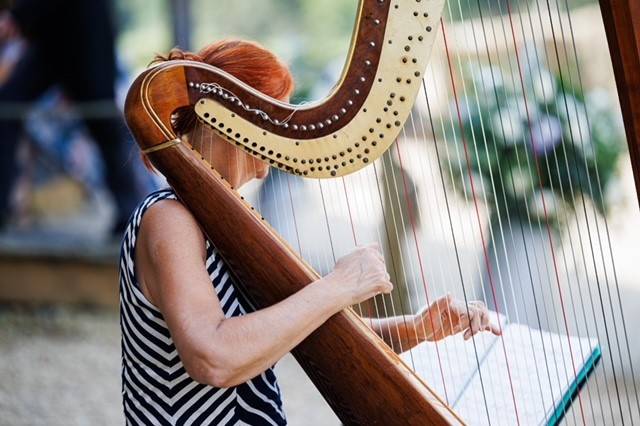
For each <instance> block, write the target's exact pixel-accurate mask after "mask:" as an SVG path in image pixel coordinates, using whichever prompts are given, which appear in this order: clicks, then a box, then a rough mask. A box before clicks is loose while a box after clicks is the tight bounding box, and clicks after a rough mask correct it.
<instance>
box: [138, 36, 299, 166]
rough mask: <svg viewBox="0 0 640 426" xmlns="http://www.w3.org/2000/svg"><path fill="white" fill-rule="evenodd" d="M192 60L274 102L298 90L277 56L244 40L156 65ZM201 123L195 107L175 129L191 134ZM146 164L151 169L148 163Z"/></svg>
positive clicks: (174, 53)
mask: <svg viewBox="0 0 640 426" xmlns="http://www.w3.org/2000/svg"><path fill="white" fill-rule="evenodd" d="M181 59H188V60H191V61H197V62H202V63H205V64H209V65H212V66H214V67H217V68H220V69H221V70H223V71H225V72H227V73H229V74H231V75H232V76H234V77H236V78H237V79H238V80H241V81H243V82H244V83H246V84H248V85H249V86H251V87H253V88H254V89H256V90H258V91H260V92H262V93H264V94H265V95H267V96H270V97H272V98H275V99H278V100H281V101H287V100H288V99H289V97H290V96H291V94H292V93H293V89H294V82H293V76H292V75H291V72H290V71H289V68H288V67H287V66H286V65H285V64H284V63H283V62H282V61H281V60H280V59H278V57H277V56H276V55H274V54H273V53H271V52H270V51H268V50H267V49H265V48H264V47H262V46H261V45H259V44H258V43H255V42H251V41H244V40H221V41H218V42H215V43H212V44H210V45H208V46H206V47H204V48H203V49H202V50H200V51H199V52H197V53H193V52H188V51H183V50H180V49H177V48H176V49H173V50H171V51H170V52H169V54H168V55H166V56H163V55H157V56H156V58H155V59H154V61H153V62H154V63H157V62H165V61H173V60H181ZM196 123H197V117H196V114H195V112H194V110H193V107H192V106H185V107H182V108H179V109H178V110H177V111H176V114H175V116H174V120H173V127H174V130H175V132H176V133H177V134H178V135H184V134H186V133H189V132H191V131H192V130H193V129H194V128H195V125H196ZM144 160H145V164H147V166H150V164H149V162H148V159H146V158H144Z"/></svg>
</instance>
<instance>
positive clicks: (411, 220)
mask: <svg viewBox="0 0 640 426" xmlns="http://www.w3.org/2000/svg"><path fill="white" fill-rule="evenodd" d="M402 139H404V140H406V132H405V131H404V129H403V130H402V138H398V140H396V142H395V144H394V145H395V149H396V153H397V156H398V162H399V166H400V174H401V177H402V190H403V195H404V201H405V205H406V209H407V212H408V216H409V223H410V225H411V235H412V236H413V240H414V243H415V250H416V254H417V258H418V259H417V261H418V267H419V271H420V280H421V282H422V289H423V290H424V300H425V301H426V305H427V306H431V298H430V297H429V291H428V288H427V287H428V284H427V280H426V278H425V273H424V267H423V264H422V256H421V254H420V243H419V242H418V237H417V233H416V225H415V218H414V217H413V207H414V206H413V205H412V203H411V201H410V199H409V196H408V188H407V177H406V170H405V169H404V164H403V162H402V154H401V153H400V141H401V140H402ZM387 157H388V158H389V160H390V161H391V156H390V155H388V156H387ZM392 176H393V177H394V179H395V173H393V174H392ZM394 183H395V182H394ZM413 190H414V193H417V188H415V186H414V189H413ZM399 211H400V214H402V209H399ZM402 223H403V225H404V220H403V221H402ZM402 235H407V231H406V229H403V234H402ZM412 269H413V268H412ZM411 281H412V282H413V284H414V291H415V293H416V294H418V293H419V290H418V288H417V285H416V283H415V280H411ZM411 299H412V297H409V298H408V301H409V309H410V311H411V312H413V313H416V311H417V310H416V309H414V308H413V306H411ZM436 308H437V309H438V316H441V314H442V313H441V312H440V309H439V305H437V306H436ZM448 308H449V307H448V306H447V309H448ZM467 314H468V312H467ZM429 320H430V323H431V330H432V331H433V332H435V331H436V329H435V325H434V322H433V316H431V315H429ZM422 327H423V331H425V335H426V334H427V333H426V330H425V329H424V327H425V324H424V322H422ZM434 347H435V350H436V356H437V358H438V366H439V368H440V374H441V375H442V377H443V387H444V392H445V399H446V400H447V401H448V400H449V397H448V395H447V390H446V389H447V388H446V384H445V380H444V370H443V366H442V359H441V356H440V347H439V345H438V342H437V341H435V342H434Z"/></svg>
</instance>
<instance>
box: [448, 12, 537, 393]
mask: <svg viewBox="0 0 640 426" xmlns="http://www.w3.org/2000/svg"><path fill="white" fill-rule="evenodd" d="M460 6H461V5H460V2H458V11H459V12H460V16H461V23H462V25H463V26H465V28H466V25H467V24H466V23H465V20H464V14H463V13H462V10H461V7H460ZM464 35H465V40H464V42H465V45H469V39H468V31H464ZM453 38H454V43H456V42H457V41H456V40H455V39H456V38H457V37H455V34H454V36H453ZM474 46H475V47H476V54H477V38H476V35H475V32H474ZM466 56H467V57H466V61H467V63H472V60H471V53H469V50H468V49H467V55H466ZM457 59H458V61H457V62H458V70H459V71H462V65H461V55H457ZM471 85H472V96H469V93H468V92H467V84H466V82H465V79H461V87H462V90H463V93H464V97H463V99H464V103H463V105H462V106H464V107H466V110H467V113H469V112H470V108H471V107H470V105H469V102H470V100H473V99H475V100H476V103H477V106H478V107H479V101H478V92H477V86H476V84H475V81H474V80H473V79H472V80H471ZM469 116H470V115H469ZM478 121H479V122H480V123H479V124H480V133H481V134H480V135H478V136H477V137H480V138H481V140H485V141H486V140H487V138H486V133H485V125H484V120H483V118H482V115H480V116H479V119H478ZM471 131H472V135H471V141H472V142H473V148H474V151H475V155H476V157H478V156H479V153H478V144H477V142H476V141H477V139H476V138H477V137H476V135H475V134H474V133H475V131H474V130H473V127H471ZM484 148H485V152H487V153H488V147H487V145H486V143H485V144H484ZM494 148H495V138H494ZM488 172H489V181H490V183H491V187H492V189H493V192H494V193H496V191H495V179H494V175H493V171H492V170H491V169H489V170H488ZM460 173H461V174H462V173H463V171H462V170H460ZM484 179H485V178H484V176H483V174H482V173H479V180H480V187H481V188H483V187H486V183H485V182H484ZM481 195H482V199H483V200H482V201H483V203H484V205H485V206H487V207H488V206H489V205H490V202H489V200H488V199H487V194H486V191H481ZM496 207H498V205H497V204H496ZM507 213H508V212H507ZM497 228H498V230H499V231H500V234H501V238H500V241H502V246H503V250H504V252H505V260H506V263H507V275H508V280H507V281H506V283H505V280H504V276H503V272H502V267H501V265H500V263H497V264H496V272H497V277H498V282H499V284H500V290H501V300H502V301H503V303H504V310H505V312H504V313H505V314H506V315H507V316H508V317H509V318H513V317H515V322H516V323H519V322H520V312H519V309H518V304H514V305H513V307H512V308H513V309H514V311H515V312H513V313H510V307H509V305H508V304H507V302H506V297H507V296H506V294H505V288H506V289H510V290H511V296H512V297H513V298H514V299H515V295H514V291H513V279H512V277H511V271H510V261H509V256H508V255H507V254H506V248H505V245H504V241H505V239H504V232H503V228H502V218H501V217H500V215H498V227H497ZM488 231H489V238H491V241H495V240H496V238H495V229H494V223H493V220H489V221H488ZM498 250H499V248H498V247H496V246H495V244H492V251H493V253H494V255H496V256H497V253H498ZM480 277H481V285H482V287H481V290H482V292H483V298H484V300H489V298H488V297H487V295H486V293H485V286H484V283H483V278H482V275H480ZM524 308H525V310H526V304H524ZM525 312H526V311H525ZM528 337H529V340H530V341H531V330H530V329H529V336H528ZM513 361H514V365H515V366H516V368H517V369H519V370H520V369H522V367H523V366H521V365H519V362H518V359H517V358H516V359H514V360H513ZM525 367H526V366H525ZM527 380H528V381H529V386H531V388H532V389H533V388H534V387H533V386H532V383H531V377H530V375H527Z"/></svg>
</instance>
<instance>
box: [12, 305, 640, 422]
mask: <svg viewBox="0 0 640 426" xmlns="http://www.w3.org/2000/svg"><path fill="white" fill-rule="evenodd" d="M632 312H634V311H632ZM0 360H2V361H1V362H0V426H39V425H47V426H75V425H91V426H94V425H95V426H101V425H120V424H123V418H122V414H121V399H120V328H119V325H118V316H117V314H116V313H114V312H112V311H96V310H89V309H68V308H48V309H35V310H33V309H29V310H26V309H24V308H9V307H1V306H0ZM277 373H278V377H279V379H280V385H281V387H282V390H283V394H284V401H285V409H286V411H287V414H288V418H289V422H290V424H291V425H293V426H296V425H305V426H332V425H339V422H338V420H337V418H336V417H335V415H334V414H333V413H332V411H331V410H330V408H329V407H328V406H327V404H326V403H325V402H324V400H323V399H322V397H321V396H320V395H319V394H318V392H317V391H316V389H315V388H314V386H313V385H312V384H311V382H310V381H309V379H307V377H306V376H305V374H304V373H303V372H302V370H301V369H300V367H299V366H298V365H297V363H296V362H295V360H294V359H293V358H292V357H291V356H287V357H285V358H284V359H283V360H282V361H281V362H279V363H278V366H277ZM599 374H600V377H601V378H602V374H603V372H602V371H600V373H599ZM611 379H612V376H609V380H605V382H602V381H600V382H599V383H598V382H597V381H596V380H590V382H589V385H588V387H587V388H588V390H587V391H586V392H582V394H581V398H582V400H581V403H582V405H584V415H585V418H584V420H585V421H586V423H587V424H606V425H613V424H621V422H620V420H621V419H620V415H619V414H618V412H619V411H624V410H626V409H627V407H629V408H631V409H633V410H635V406H636V405H635V403H637V400H636V399H635V397H632V398H631V400H630V401H629V403H630V405H628V404H627V400H626V397H625V396H626V395H620V397H621V401H622V405H621V406H620V408H619V409H618V407H617V404H616V403H615V401H616V399H617V398H615V396H616V395H615V388H614V387H613V386H612V385H613V383H612V382H611ZM618 380H620V379H618ZM604 383H606V386H605V387H604V389H605V390H603V389H600V390H598V387H599V386H602V384H604ZM631 383H632V382H630V381H629V383H627V385H628V386H630V387H631V386H632V385H631ZM606 388H609V390H606ZM629 390H630V393H629V395H630V396H631V395H634V392H633V390H632V389H631V388H630V389H629ZM601 392H602V393H604V394H603V397H608V396H612V397H613V398H614V399H613V405H611V406H608V405H607V402H605V403H604V406H603V405H601V404H600V403H599V402H598V398H597V396H598V395H599V393H601ZM609 392H611V394H610V395H607V393H609ZM592 398H593V401H592V402H591V401H590V399H592ZM607 399H608V398H606V399H605V401H606V400H607ZM609 404H611V403H609ZM576 410H578V404H574V406H573V410H572V412H570V413H569V414H568V415H567V417H566V423H567V424H570V425H572V424H582V419H581V417H582V416H581V414H580V413H579V412H578V411H576ZM625 417H627V419H626V420H627V421H629V420H631V419H629V418H628V416H627V415H625ZM635 420H637V417H636V418H635V419H633V420H631V421H630V423H634V421H635ZM625 423H627V422H625Z"/></svg>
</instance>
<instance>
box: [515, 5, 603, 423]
mask: <svg viewBox="0 0 640 426" xmlns="http://www.w3.org/2000/svg"><path fill="white" fill-rule="evenodd" d="M536 6H537V8H538V18H539V23H540V28H541V32H542V33H543V34H544V32H545V28H544V24H543V21H542V13H541V10H540V3H539V2H536ZM547 6H548V11H549V14H550V8H549V5H547ZM527 8H528V12H529V21H530V26H531V28H532V32H533V31H534V30H533V22H532V20H531V11H530V8H529V4H527ZM550 23H551V27H552V36H553V41H554V48H555V50H556V52H557V39H556V37H555V33H554V32H553V20H552V19H550ZM523 27H524V25H523ZM525 48H526V46H525ZM534 51H535V55H536V58H535V60H536V61H538V62H539V61H540V59H539V52H538V50H537V45H534ZM544 54H545V60H546V62H547V63H549V64H551V63H552V61H551V58H550V57H549V53H548V50H547V49H546V48H545V49H544ZM556 59H557V66H558V70H559V73H560V80H561V81H564V77H563V75H562V64H561V62H560V60H559V58H558V57H557V56H556ZM567 65H568V64H567ZM540 78H541V79H542V76H540ZM570 86H571V84H570ZM563 97H564V101H565V102H564V103H565V105H564V107H565V108H566V104H567V102H566V95H565V96H563ZM555 103H556V107H558V108H562V107H563V106H562V105H558V104H559V103H562V100H560V101H559V100H558V99H556V102H555ZM547 114H548V111H547ZM569 131H570V133H571V132H572V128H571V127H569ZM561 137H562V139H564V138H565V135H562V136H561ZM572 142H573V141H572ZM562 151H563V152H562V154H563V156H564V163H565V166H566V167H569V163H568V158H567V153H566V147H565V145H564V141H563V143H562ZM553 154H554V155H553V157H554V161H555V163H556V168H557V170H560V168H559V167H558V156H557V152H555V151H554V153H553ZM547 171H548V172H550V170H549V166H548V165H547ZM549 174H550V173H549ZM558 178H559V177H558ZM550 180H551V177H550ZM568 183H569V192H570V193H571V198H572V199H573V198H575V192H574V185H573V182H572V179H571V176H569V182H568ZM559 189H560V192H561V198H563V199H564V198H565V195H564V190H563V188H562V186H561V185H559ZM563 213H564V215H565V220H566V221H567V222H568V216H569V215H568V213H567V212H566V211H564V212H563ZM576 219H577V216H576ZM577 231H578V238H579V240H580V241H581V240H582V237H581V235H580V234H581V229H580V227H579V226H578V229H577ZM567 235H568V241H569V246H570V249H571V255H572V257H573V261H574V264H576V265H577V264H578V262H577V259H576V256H575V249H574V245H573V237H572V235H571V228H570V227H569V229H567ZM561 244H562V245H561V247H562V249H563V259H564V261H565V269H566V271H567V278H568V279H569V271H568V267H567V263H566V254H565V253H564V246H565V244H563V243H562V242H561ZM582 259H583V261H585V256H582ZM575 278H576V284H577V287H578V293H579V297H580V304H581V306H582V314H583V319H584V320H585V321H584V325H585V328H586V333H587V334H590V333H589V327H588V322H587V321H586V315H585V304H584V298H583V295H582V283H581V281H580V275H579V274H578V275H576V277H575ZM569 282H570V281H569ZM587 283H588V279H587ZM572 287H573V286H571V285H569V286H568V290H569V295H570V297H571V300H572V301H574V300H575V299H574V296H573V294H572ZM573 311H574V318H575V320H576V327H577V329H578V330H579V324H578V316H577V314H576V313H575V304H574V306H573ZM578 332H579V331H578ZM582 357H583V361H584V359H585V356H584V353H582ZM595 380H596V381H597V380H598V379H597V378H596V379H595ZM587 397H588V400H589V404H590V408H591V413H592V418H595V415H594V411H593V403H592V398H591V396H590V389H589V387H587ZM598 398H599V400H600V403H601V395H600V393H599V389H598ZM609 401H610V399H609ZM601 404H602V403H601ZM610 408H611V407H610ZM601 412H602V413H603V412H604V410H602V405H601ZM603 420H604V419H603Z"/></svg>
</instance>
